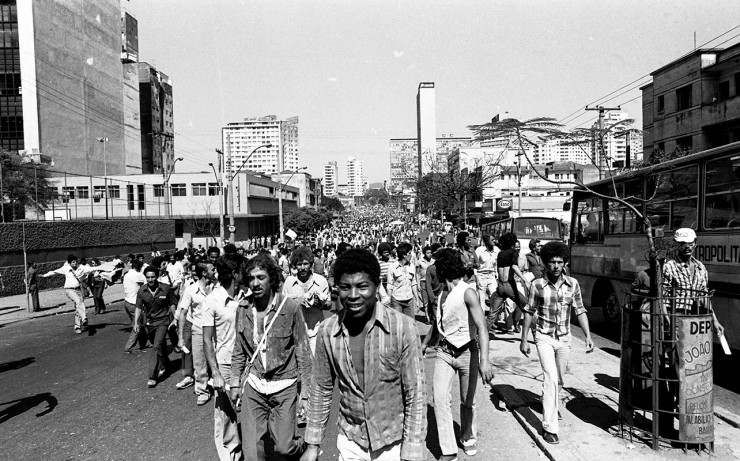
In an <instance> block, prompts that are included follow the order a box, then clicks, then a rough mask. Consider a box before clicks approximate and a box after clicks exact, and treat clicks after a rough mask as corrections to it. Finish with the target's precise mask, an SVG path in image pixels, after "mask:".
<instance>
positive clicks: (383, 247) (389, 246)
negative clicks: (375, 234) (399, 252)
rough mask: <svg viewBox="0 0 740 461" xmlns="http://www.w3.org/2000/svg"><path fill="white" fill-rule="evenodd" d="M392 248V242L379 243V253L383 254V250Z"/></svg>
mask: <svg viewBox="0 0 740 461" xmlns="http://www.w3.org/2000/svg"><path fill="white" fill-rule="evenodd" d="M392 250H393V247H391V244H390V243H388V242H382V243H380V244H379V245H378V254H379V255H382V254H383V252H386V251H392Z"/></svg>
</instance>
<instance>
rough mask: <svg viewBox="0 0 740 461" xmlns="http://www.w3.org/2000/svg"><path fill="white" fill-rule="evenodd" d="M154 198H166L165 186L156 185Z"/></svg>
mask: <svg viewBox="0 0 740 461" xmlns="http://www.w3.org/2000/svg"><path fill="white" fill-rule="evenodd" d="M154 196H155V197H164V184H155V185H154Z"/></svg>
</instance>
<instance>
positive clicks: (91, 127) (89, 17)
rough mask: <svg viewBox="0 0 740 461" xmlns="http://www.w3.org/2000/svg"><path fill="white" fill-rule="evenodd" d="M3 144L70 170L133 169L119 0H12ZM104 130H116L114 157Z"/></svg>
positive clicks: (2, 11) (5, 17) (6, 8)
mask: <svg viewBox="0 0 740 461" xmlns="http://www.w3.org/2000/svg"><path fill="white" fill-rule="evenodd" d="M0 17H1V18H2V19H0V21H2V28H3V30H4V31H6V30H7V32H8V33H7V34H6V33H3V35H4V36H5V37H7V38H9V39H8V40H3V41H2V42H0V53H2V54H3V56H4V59H3V64H2V68H0V74H4V76H5V82H4V88H3V91H2V92H1V93H2V96H0V98H1V99H0V111H2V114H1V115H0V117H2V118H1V119H0V125H1V126H0V133H3V135H2V137H1V139H0V145H1V146H2V147H3V148H6V149H9V150H13V151H16V150H17V151H23V150H25V151H26V152H32V153H36V154H40V155H43V156H47V157H49V158H50V159H51V160H53V161H54V164H55V167H56V168H57V169H59V170H63V171H76V172H80V173H85V174H102V173H103V171H104V170H105V169H106V165H105V164H106V163H107V170H108V172H109V173H115V174H120V173H125V172H126V166H125V165H126V164H127V163H132V164H135V163H136V162H137V160H136V159H131V161H130V162H129V161H127V158H126V155H125V154H126V152H125V151H124V148H123V145H124V142H123V137H124V130H123V129H122V126H123V109H122V104H121V101H122V88H123V72H122V64H121V8H120V5H119V2H118V0H101V1H98V2H69V1H63V0H48V1H43V2H39V1H32V0H17V1H13V0H5V1H3V2H2V4H1V5H0ZM97 138H108V140H109V141H108V142H107V143H106V150H107V152H106V156H105V157H106V160H107V161H106V160H104V158H103V157H104V156H103V146H102V144H101V143H99V142H98V141H97Z"/></svg>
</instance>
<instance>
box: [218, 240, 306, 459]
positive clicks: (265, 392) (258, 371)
mask: <svg viewBox="0 0 740 461" xmlns="http://www.w3.org/2000/svg"><path fill="white" fill-rule="evenodd" d="M309 253H310V251H309ZM242 279H243V280H245V281H246V285H247V287H248V288H249V290H250V292H251V295H250V296H248V297H247V298H246V299H244V300H243V301H242V302H240V303H239V308H238V312H237V339H236V344H235V346H234V352H233V356H232V361H231V378H230V379H229V384H230V385H231V390H230V391H229V394H230V397H231V400H232V401H234V402H235V401H236V400H237V398H238V397H239V389H242V398H243V400H244V403H245V405H246V406H247V408H248V409H249V412H248V414H249V415H250V416H251V418H252V421H249V422H243V423H244V424H250V425H253V426H254V429H255V433H256V434H255V435H256V444H257V458H258V459H259V460H264V459H265V450H264V443H265V440H266V439H267V437H268V434H269V435H270V436H272V439H273V442H274V443H275V451H276V452H277V453H279V454H280V455H282V456H284V457H285V458H287V459H298V457H300V456H301V454H303V451H304V449H305V443H304V442H303V439H302V438H301V437H300V436H297V435H296V408H297V406H298V378H299V377H300V379H301V382H302V383H304V385H303V386H302V389H301V400H300V408H299V412H300V413H302V412H303V411H304V408H305V406H306V402H307V399H308V390H309V389H308V385H307V384H308V382H309V379H310V374H311V354H310V352H309V347H308V340H307V337H306V326H305V325H306V324H305V321H304V320H303V309H302V308H301V306H300V304H298V303H297V302H296V300H294V299H292V298H290V297H288V296H284V295H282V294H280V293H279V291H278V290H279V288H280V269H279V268H278V266H277V265H276V264H275V261H274V260H273V259H272V258H271V257H270V256H269V255H267V254H258V255H257V256H255V257H254V258H252V259H250V260H249V262H248V263H247V265H246V267H245V268H244V271H243V275H242ZM242 415H244V413H242Z"/></svg>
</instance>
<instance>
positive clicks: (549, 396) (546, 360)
mask: <svg viewBox="0 0 740 461" xmlns="http://www.w3.org/2000/svg"><path fill="white" fill-rule="evenodd" d="M535 345H536V346H537V354H539V356H540V365H542V372H543V374H544V380H543V382H542V428H543V429H544V430H546V431H547V432H551V433H553V434H557V433H558V430H559V429H560V427H559V425H558V408H559V407H560V391H561V390H562V389H563V375H564V374H565V371H566V370H567V369H568V357H569V356H570V349H571V336H570V334H567V335H565V336H560V337H559V338H554V337H552V336H549V335H544V334H542V333H540V334H538V335H537V336H536V338H535Z"/></svg>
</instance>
